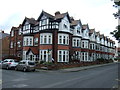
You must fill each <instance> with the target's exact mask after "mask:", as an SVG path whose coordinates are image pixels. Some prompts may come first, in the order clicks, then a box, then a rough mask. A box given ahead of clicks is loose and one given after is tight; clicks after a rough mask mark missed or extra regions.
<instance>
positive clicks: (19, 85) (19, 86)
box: [13, 84, 28, 88]
mask: <svg viewBox="0 0 120 90" xmlns="http://www.w3.org/2000/svg"><path fill="white" fill-rule="evenodd" d="M26 86H28V85H26V84H17V85H13V87H16V88H23V87H26Z"/></svg>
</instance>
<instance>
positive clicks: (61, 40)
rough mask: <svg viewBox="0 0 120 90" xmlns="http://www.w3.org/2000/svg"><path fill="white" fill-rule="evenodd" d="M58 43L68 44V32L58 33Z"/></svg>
mask: <svg viewBox="0 0 120 90" xmlns="http://www.w3.org/2000/svg"><path fill="white" fill-rule="evenodd" d="M58 44H64V45H69V35H68V34H58Z"/></svg>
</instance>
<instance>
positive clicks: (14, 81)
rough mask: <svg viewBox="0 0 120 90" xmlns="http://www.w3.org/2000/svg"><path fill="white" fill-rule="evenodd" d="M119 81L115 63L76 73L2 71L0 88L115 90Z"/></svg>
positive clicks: (59, 71)
mask: <svg viewBox="0 0 120 90" xmlns="http://www.w3.org/2000/svg"><path fill="white" fill-rule="evenodd" d="M119 79H120V78H119ZM119 79H118V64H117V63H114V64H110V65H106V66H101V67H97V68H92V69H87V70H82V71H77V72H61V70H57V71H36V72H22V71H15V70H2V88H117V87H118V82H119V81H120V80H119Z"/></svg>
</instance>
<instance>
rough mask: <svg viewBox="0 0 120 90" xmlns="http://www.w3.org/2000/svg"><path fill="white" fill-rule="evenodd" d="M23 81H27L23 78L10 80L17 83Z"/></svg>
mask: <svg viewBox="0 0 120 90" xmlns="http://www.w3.org/2000/svg"><path fill="white" fill-rule="evenodd" d="M25 80H27V79H24V78H17V79H14V80H12V81H15V82H19V81H25Z"/></svg>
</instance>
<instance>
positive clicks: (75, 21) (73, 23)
mask: <svg viewBox="0 0 120 90" xmlns="http://www.w3.org/2000/svg"><path fill="white" fill-rule="evenodd" d="M78 23H79V20H74V21H72V22H71V26H76V25H77V24H78Z"/></svg>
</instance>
